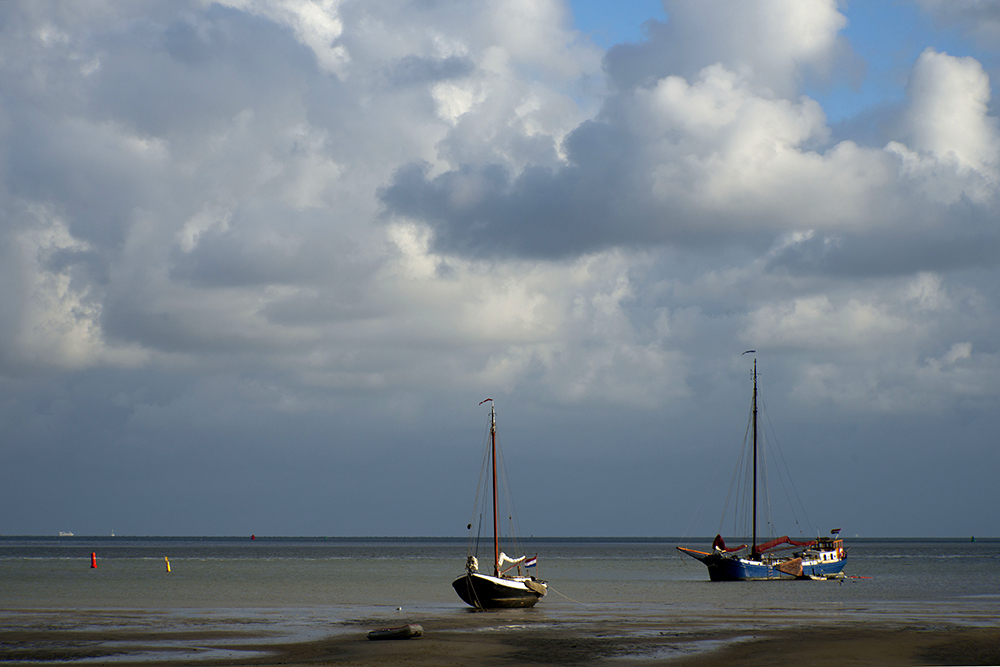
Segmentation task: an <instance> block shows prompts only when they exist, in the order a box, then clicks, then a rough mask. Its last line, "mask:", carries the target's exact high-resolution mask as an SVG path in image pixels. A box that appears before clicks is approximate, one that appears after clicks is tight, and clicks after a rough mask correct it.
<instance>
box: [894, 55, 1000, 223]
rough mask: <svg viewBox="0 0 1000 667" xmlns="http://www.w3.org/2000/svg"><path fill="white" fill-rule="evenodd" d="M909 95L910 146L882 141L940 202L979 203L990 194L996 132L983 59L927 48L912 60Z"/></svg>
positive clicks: (996, 165)
mask: <svg viewBox="0 0 1000 667" xmlns="http://www.w3.org/2000/svg"><path fill="white" fill-rule="evenodd" d="M909 96H910V106H909V109H908V110H907V114H906V118H905V123H906V128H907V137H908V138H909V140H910V146H909V147H907V146H904V145H902V144H900V143H897V142H892V143H890V144H889V145H888V146H887V147H886V148H887V150H888V151H889V152H891V153H895V154H897V155H898V156H899V157H900V159H901V161H902V173H903V175H904V176H905V177H906V178H908V179H911V180H913V181H915V182H916V183H917V184H918V186H919V187H920V188H921V189H923V190H924V191H926V192H928V193H929V194H931V196H932V197H933V198H934V199H937V200H938V201H941V202H943V203H952V202H955V201H956V200H958V198H959V197H961V196H963V195H964V196H967V197H969V198H970V199H972V200H973V201H975V202H977V203H988V202H990V201H991V200H993V199H994V198H995V197H996V189H997V185H998V177H1000V172H998V169H1000V135H998V127H997V120H996V118H995V117H992V116H989V115H988V105H989V102H990V96H991V95H990V82H989V77H988V76H987V75H986V73H985V72H984V71H983V67H982V65H981V64H980V63H979V62H978V61H976V60H974V59H972V58H955V57H953V56H949V55H947V54H944V53H937V52H936V51H933V50H931V49H928V50H926V51H924V52H923V53H922V54H921V56H920V58H918V60H917V63H916V65H915V66H914V70H913V76H912V78H911V81H910V86H909Z"/></svg>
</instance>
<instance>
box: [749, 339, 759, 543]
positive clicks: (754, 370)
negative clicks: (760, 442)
mask: <svg viewBox="0 0 1000 667" xmlns="http://www.w3.org/2000/svg"><path fill="white" fill-rule="evenodd" d="M752 406H753V542H752V544H751V546H750V554H751V556H752V555H754V554H755V553H756V551H757V357H754V360H753V403H752Z"/></svg>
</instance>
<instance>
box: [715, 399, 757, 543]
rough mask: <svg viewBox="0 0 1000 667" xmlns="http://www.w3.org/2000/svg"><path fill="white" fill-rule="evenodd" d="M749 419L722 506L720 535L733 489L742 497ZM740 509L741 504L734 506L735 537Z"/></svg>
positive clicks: (737, 495)
mask: <svg viewBox="0 0 1000 667" xmlns="http://www.w3.org/2000/svg"><path fill="white" fill-rule="evenodd" d="M749 419H750V418H749V417H748V418H747V427H746V431H745V432H744V433H743V444H742V445H741V447H740V456H739V458H738V459H737V460H736V468H735V469H734V470H733V478H732V480H730V482H729V491H728V492H727V493H726V504H725V505H723V506H722V518H721V519H720V520H719V531H718V532H719V534H720V535H721V534H722V527H723V524H724V523H725V521H726V514H728V513H729V501H730V499H731V498H732V496H733V488H734V487H735V488H736V497H737V498H739V496H740V486H741V485H740V479H739V477H740V470H742V469H743V460H744V458H745V457H746V453H747V434H748V433H750V421H749ZM738 507H739V503H735V504H734V505H733V534H734V535H735V534H736V521H737V512H738V510H737V508H738Z"/></svg>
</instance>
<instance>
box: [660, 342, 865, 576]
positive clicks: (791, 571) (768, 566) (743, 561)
mask: <svg viewBox="0 0 1000 667" xmlns="http://www.w3.org/2000/svg"><path fill="white" fill-rule="evenodd" d="M755 351H756V350H747V351H746V352H744V353H743V354H749V353H752V352H755ZM750 410H751V418H752V430H753V454H752V460H753V490H752V493H751V498H752V504H753V509H752V525H753V528H752V533H753V534H752V537H751V542H750V545H749V546H748V545H746V544H741V545H740V546H738V547H733V548H727V547H726V542H725V540H723V538H722V535H721V534H720V535H716V536H715V540H714V541H713V542H712V551H697V550H695V549H688V548H686V547H677V550H678V551H680V552H681V553H683V554H687V555H688V556H691V557H692V558H696V559H698V560H700V561H701V562H702V563H704V564H705V565H706V566H707V567H708V576H709V578H710V579H711V580H712V581H754V580H774V579H838V578H843V577H844V574H843V572H842V570H843V569H844V565H845V564H846V562H847V551H846V549H845V548H844V541H843V540H841V539H840V538H839V534H840V529H839V528H837V529H834V530H831V531H830V536H829V537H826V536H824V537H817V538H816V539H815V540H804V541H796V540H792V539H791V538H789V537H788V536H787V535H785V536H783V537H778V538H775V539H772V540H768V541H766V542H763V543H758V534H757V499H758V490H757V486H758V471H757V466H758V460H759V458H760V455H759V452H758V443H757V431H758V429H757V359H756V358H754V360H753V398H752V400H751V409H750ZM784 545H788V546H787V547H784V550H785V551H787V550H789V549H792V550H793V551H792V552H791V553H790V554H789V553H780V552H779V550H778V548H779V547H783V546H784Z"/></svg>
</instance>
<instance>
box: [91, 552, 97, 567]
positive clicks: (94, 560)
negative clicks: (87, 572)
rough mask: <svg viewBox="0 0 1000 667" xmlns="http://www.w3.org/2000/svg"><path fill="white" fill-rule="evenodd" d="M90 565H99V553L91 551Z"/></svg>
mask: <svg viewBox="0 0 1000 667" xmlns="http://www.w3.org/2000/svg"><path fill="white" fill-rule="evenodd" d="M90 567H92V568H93V567H97V554H96V553H94V552H91V553H90Z"/></svg>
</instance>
